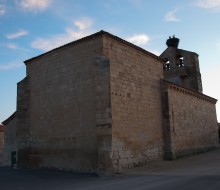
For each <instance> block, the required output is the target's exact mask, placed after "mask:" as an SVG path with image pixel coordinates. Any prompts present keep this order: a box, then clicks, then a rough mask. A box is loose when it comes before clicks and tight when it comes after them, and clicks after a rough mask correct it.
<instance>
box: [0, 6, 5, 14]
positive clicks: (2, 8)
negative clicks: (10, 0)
mask: <svg viewBox="0 0 220 190" xmlns="http://www.w3.org/2000/svg"><path fill="white" fill-rule="evenodd" d="M5 13H6V8H5V6H4V5H0V16H2V15H4V14H5Z"/></svg>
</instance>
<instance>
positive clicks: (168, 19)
mask: <svg viewBox="0 0 220 190" xmlns="http://www.w3.org/2000/svg"><path fill="white" fill-rule="evenodd" d="M177 11H178V10H177V9H174V10H172V11H170V12H168V13H167V14H166V15H165V17H164V20H165V21H166V22H178V21H179V19H177V17H176V15H175V13H176V12H177Z"/></svg>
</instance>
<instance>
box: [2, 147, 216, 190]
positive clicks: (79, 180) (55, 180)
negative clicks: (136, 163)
mask: <svg viewBox="0 0 220 190" xmlns="http://www.w3.org/2000/svg"><path fill="white" fill-rule="evenodd" d="M26 189H27V190H44V189H45V190H75V189H77V190H102V189H103V190H110V189H111V190H119V189H120V190H122V189H126V190H130V189H135V190H161V189H162V190H172V189H175V190H176V189H177V190H197V189H199V190H206V189H208V190H220V149H218V150H214V151H211V152H207V153H204V154H200V155H195V156H191V157H187V158H184V159H180V160H176V161H171V162H170V161H163V162H155V163H152V164H150V165H147V166H144V167H138V168H135V169H131V170H129V171H127V172H126V173H123V174H120V175H118V176H114V177H105V178H104V177H102V178H99V177H97V176H93V175H85V174H73V173H67V172H57V171H45V170H18V169H12V168H8V167H0V190H26Z"/></svg>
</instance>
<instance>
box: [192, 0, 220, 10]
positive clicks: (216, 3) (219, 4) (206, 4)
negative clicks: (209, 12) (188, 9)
mask: <svg viewBox="0 0 220 190" xmlns="http://www.w3.org/2000/svg"><path fill="white" fill-rule="evenodd" d="M194 4H195V5H196V6H198V7H201V8H206V9H209V8H220V0H195V1H194Z"/></svg>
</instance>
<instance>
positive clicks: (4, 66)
mask: <svg viewBox="0 0 220 190" xmlns="http://www.w3.org/2000/svg"><path fill="white" fill-rule="evenodd" d="M22 66H23V63H17V62H12V63H8V64H2V65H1V64H0V71H6V70H11V69H16V68H19V67H22Z"/></svg>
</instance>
